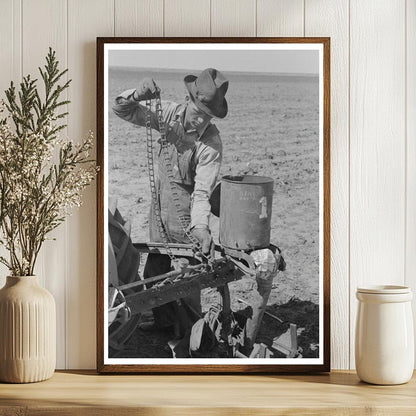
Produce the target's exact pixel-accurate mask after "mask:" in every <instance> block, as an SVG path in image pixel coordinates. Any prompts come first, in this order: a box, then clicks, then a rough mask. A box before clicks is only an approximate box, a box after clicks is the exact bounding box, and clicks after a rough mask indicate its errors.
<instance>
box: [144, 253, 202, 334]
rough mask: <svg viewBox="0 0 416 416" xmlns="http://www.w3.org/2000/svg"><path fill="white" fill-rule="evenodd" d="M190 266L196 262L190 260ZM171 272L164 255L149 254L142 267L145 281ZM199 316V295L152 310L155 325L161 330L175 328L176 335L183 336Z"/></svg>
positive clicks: (194, 294)
mask: <svg viewBox="0 0 416 416" xmlns="http://www.w3.org/2000/svg"><path fill="white" fill-rule="evenodd" d="M189 263H190V264H197V263H198V261H197V260H195V259H193V258H190V259H189ZM169 271H171V260H170V258H169V256H167V255H165V254H149V255H148V256H147V261H146V265H145V267H144V271H143V276H144V278H145V279H147V278H149V277H153V276H158V275H160V274H164V273H168V272H169ZM200 315H201V293H200V292H198V293H193V294H191V295H190V296H187V297H186V298H183V299H180V301H179V302H178V301H175V302H169V303H167V304H166V305H162V306H158V307H157V308H153V316H154V318H155V324H156V325H157V326H159V327H161V328H163V327H169V326H175V327H176V328H175V332H177V333H178V335H182V336H183V335H184V334H185V333H186V331H187V330H189V329H190V328H191V327H192V325H193V324H194V323H195V322H196V321H197V320H198V319H199V318H200Z"/></svg>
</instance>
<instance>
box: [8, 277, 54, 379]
mask: <svg viewBox="0 0 416 416" xmlns="http://www.w3.org/2000/svg"><path fill="white" fill-rule="evenodd" d="M55 364H56V312H55V300H54V298H53V297H52V295H51V294H50V293H49V292H48V291H47V290H46V289H44V288H42V287H40V286H39V283H38V278H37V277H36V276H22V277H15V276H8V277H7V280H6V284H5V286H4V287H3V288H2V289H1V290H0V381H3V382H8V383H32V382H36V381H42V380H46V379H48V378H50V377H51V376H52V374H53V373H54V371H55Z"/></svg>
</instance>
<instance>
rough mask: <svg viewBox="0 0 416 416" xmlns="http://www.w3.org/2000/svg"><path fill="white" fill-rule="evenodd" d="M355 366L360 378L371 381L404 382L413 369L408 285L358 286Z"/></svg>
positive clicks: (411, 320) (379, 382) (412, 335)
mask: <svg viewBox="0 0 416 416" xmlns="http://www.w3.org/2000/svg"><path fill="white" fill-rule="evenodd" d="M356 295H357V299H358V301H359V303H358V314H357V326H356V337H355V366H356V370H357V374H358V377H359V378H360V379H361V380H362V381H365V382H367V383H372V384H402V383H406V382H408V381H409V380H410V378H411V377H412V373H413V368H414V332H413V316H412V308H411V300H412V297H413V294H412V292H411V290H410V288H408V287H405V286H373V287H369V288H358V289H357V294H356Z"/></svg>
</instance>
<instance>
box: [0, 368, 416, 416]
mask: <svg viewBox="0 0 416 416" xmlns="http://www.w3.org/2000/svg"><path fill="white" fill-rule="evenodd" d="M415 380H416V375H414V376H413V379H412V380H411V381H410V382H409V383H407V384H403V385H399V386H374V385H369V384H365V383H362V382H360V381H359V380H358V378H357V376H356V374H355V373H354V372H332V373H330V374H318V375H258V376H257V375H256V376H254V375H248V376H225V375H209V376H208V375H197V376H195V375H187V376H178V375H175V376H170V375H98V374H96V373H95V372H93V371H80V370H78V371H58V372H56V373H55V374H54V376H53V377H52V378H51V379H50V380H47V381H44V382H41V383H34V384H14V385H13V384H1V383H0V415H1V416H5V415H72V414H76V415H78V416H82V415H96V414H100V415H117V416H124V415H130V414H134V415H145V416H150V415H151V416H156V415H157V416H162V415H169V416H171V415H173V416H176V415H178V416H179V415H181V416H186V415H204V416H210V415H227V416H228V415H229V416H231V415H233V416H236V415H242V416H245V415H263V416H266V415H267V416H271V415H325V416H326V415H329V416H330V415H337V416H346V415H364V414H365V415H367V414H371V415H373V414H374V415H383V416H384V415H386V416H387V415H389V416H392V415H400V416H403V415H412V416H414V415H416V381H415Z"/></svg>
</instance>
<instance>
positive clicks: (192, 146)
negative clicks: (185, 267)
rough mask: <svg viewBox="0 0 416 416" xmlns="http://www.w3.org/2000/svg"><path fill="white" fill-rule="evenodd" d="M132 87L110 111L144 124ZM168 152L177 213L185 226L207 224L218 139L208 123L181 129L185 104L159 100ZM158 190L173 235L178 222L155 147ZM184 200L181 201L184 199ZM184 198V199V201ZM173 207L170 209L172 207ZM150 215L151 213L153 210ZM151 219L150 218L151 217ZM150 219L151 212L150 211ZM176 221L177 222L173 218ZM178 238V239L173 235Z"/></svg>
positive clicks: (217, 168)
mask: <svg viewBox="0 0 416 416" xmlns="http://www.w3.org/2000/svg"><path fill="white" fill-rule="evenodd" d="M134 91H135V90H134V89H131V90H127V91H124V92H123V93H122V94H120V95H119V96H118V97H117V98H116V100H115V105H114V106H113V111H114V113H115V114H116V115H117V116H119V117H121V118H122V119H123V120H126V121H129V122H131V123H133V124H136V125H139V126H145V125H146V111H147V109H146V106H145V105H143V104H141V103H140V102H139V101H136V100H135V99H134V98H133V93H134ZM162 109H163V117H164V123H165V130H166V139H167V141H168V142H169V145H168V149H167V151H168V154H169V157H168V158H169V161H170V162H171V164H172V168H173V175H174V181H175V183H176V184H178V186H177V187H176V188H177V189H178V191H179V194H180V195H179V196H180V197H181V199H182V201H181V214H183V216H184V217H185V218H187V217H189V228H193V227H208V221H209V215H210V212H211V205H210V203H209V198H210V196H211V193H212V191H213V189H214V186H215V184H216V182H217V180H218V176H219V172H220V167H221V161H222V142H221V138H220V135H219V132H218V129H217V128H216V127H215V125H213V124H211V123H208V124H207V125H206V127H205V128H204V129H203V131H197V130H192V131H185V128H184V116H185V110H186V104H176V103H174V102H170V101H162ZM150 120H151V127H152V129H155V130H157V131H158V130H159V124H158V121H157V116H156V111H155V103H154V101H152V108H151V118H150ZM158 154H159V169H158V171H159V172H158V191H159V192H160V205H161V211H162V221H163V224H164V226H165V229H166V231H167V232H168V233H169V232H170V231H171V232H173V233H174V234H175V233H176V231H177V228H178V224H176V223H175V221H174V219H173V217H174V215H175V216H177V213H176V212H175V213H173V210H174V209H175V207H172V206H173V205H174V203H173V201H172V195H171V192H170V191H171V190H170V184H169V180H168V178H167V172H166V166H165V156H163V154H161V149H159V153H158ZM184 199H185V200H184ZM186 199H188V201H186ZM172 208H173V209H172ZM153 215H154V213H153ZM153 220H154V218H153ZM151 221H152V213H151ZM176 222H177V221H176ZM172 240H174V241H180V240H181V239H180V238H173V239H172Z"/></svg>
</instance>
